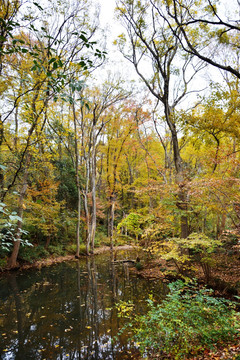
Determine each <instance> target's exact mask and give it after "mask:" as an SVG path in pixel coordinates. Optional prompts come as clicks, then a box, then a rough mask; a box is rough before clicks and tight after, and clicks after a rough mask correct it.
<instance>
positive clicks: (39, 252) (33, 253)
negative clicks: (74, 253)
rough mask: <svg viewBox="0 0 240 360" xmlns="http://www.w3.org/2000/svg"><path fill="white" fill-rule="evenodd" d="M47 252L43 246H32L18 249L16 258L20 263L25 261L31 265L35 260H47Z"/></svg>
mask: <svg viewBox="0 0 240 360" xmlns="http://www.w3.org/2000/svg"><path fill="white" fill-rule="evenodd" d="M49 255H50V254H49V252H48V251H47V249H45V247H44V246H42V245H39V246H33V247H32V248H29V247H20V250H19V256H18V258H19V259H20V260H22V261H27V262H29V263H33V262H35V261H37V260H40V259H44V258H47V257H48V256H49Z"/></svg>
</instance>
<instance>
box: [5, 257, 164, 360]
mask: <svg viewBox="0 0 240 360" xmlns="http://www.w3.org/2000/svg"><path fill="white" fill-rule="evenodd" d="M134 256H135V255H134V254H130V253H127V252H122V253H119V254H118V259H121V258H134ZM151 293H154V294H155V297H160V298H161V297H163V296H164V294H165V293H166V288H165V285H163V284H162V283H161V282H159V281H147V280H144V279H141V278H138V277H137V276H134V275H131V273H130V274H129V268H128V265H126V264H124V265H123V264H120V265H113V264H112V262H111V259H110V255H109V254H104V255H98V256H95V257H91V258H86V259H82V260H80V261H79V262H68V263H66V262H65V263H61V264H58V265H54V266H51V267H48V268H43V269H41V270H28V271H25V272H22V273H12V274H8V275H4V277H2V278H0V356H1V357H0V358H1V359H2V360H10V359H18V360H28V359H32V360H39V359H42V360H43V359H46V360H48V359H64V360H65V359H92V360H97V359H104V360H110V359H116V360H118V359H119V360H120V359H134V358H136V357H137V355H136V349H134V345H133V344H131V343H130V341H129V340H128V336H127V334H124V335H122V336H121V337H120V338H118V339H117V340H113V339H114V337H115V336H116V335H117V333H118V331H119V330H120V329H121V328H122V326H123V324H124V321H123V319H120V318H119V317H117V310H116V304H117V303H118V302H119V301H130V302H132V303H134V304H135V311H136V313H142V312H143V311H144V310H145V309H146V303H145V300H146V299H147V298H148V297H149V294H151Z"/></svg>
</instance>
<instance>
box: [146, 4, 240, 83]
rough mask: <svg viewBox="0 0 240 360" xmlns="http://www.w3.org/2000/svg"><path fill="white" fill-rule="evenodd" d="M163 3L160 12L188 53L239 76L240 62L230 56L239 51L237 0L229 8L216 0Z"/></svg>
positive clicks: (239, 34) (239, 28) (239, 30)
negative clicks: (165, 9)
mask: <svg viewBox="0 0 240 360" xmlns="http://www.w3.org/2000/svg"><path fill="white" fill-rule="evenodd" d="M151 3H155V2H154V1H151ZM165 4H166V7H167V13H165V14H163V12H161V14H162V16H163V17H164V18H165V19H166V21H167V22H168V23H169V25H170V27H171V29H172V32H173V34H174V36H176V37H177V38H178V39H179V40H180V42H181V46H182V47H183V49H184V50H185V51H186V52H187V53H189V54H191V55H194V56H196V57H198V58H199V59H200V60H202V61H205V62H206V63H207V64H210V65H212V66H214V67H216V68H218V69H221V70H224V71H227V72H229V73H231V74H232V75H234V76H236V77H237V78H240V71H239V64H238V63H237V62H233V58H232V56H229V54H231V53H232V51H233V52H236V53H238V49H239V36H240V22H239V16H238V13H239V6H240V5H239V1H237V0H236V1H233V2H232V3H231V11H230V12H229V11H228V12H227V11H226V10H225V6H224V2H222V1H219V0H203V1H201V2H200V3H199V1H195V0H184V1H179V0H172V1H171V2H170V1H167V0H165ZM154 6H155V7H156V5H154ZM158 9H159V8H158ZM200 9H201V10H200ZM228 10H229V9H228ZM172 20H173V21H172ZM223 49H226V52H227V53H228V56H227V57H228V59H227V58H226V56H224V57H222V56H221V52H222V51H223Z"/></svg>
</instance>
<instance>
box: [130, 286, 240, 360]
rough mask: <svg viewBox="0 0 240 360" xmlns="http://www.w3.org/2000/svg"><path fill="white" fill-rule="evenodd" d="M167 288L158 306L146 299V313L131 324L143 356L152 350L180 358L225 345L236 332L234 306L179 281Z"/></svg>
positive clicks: (239, 322)
mask: <svg viewBox="0 0 240 360" xmlns="http://www.w3.org/2000/svg"><path fill="white" fill-rule="evenodd" d="M169 289H170V293H169V294H168V295H167V297H166V299H165V300H163V301H162V303H161V304H157V305H155V303H154V301H153V299H149V300H148V304H149V311H148V312H147V314H146V315H143V316H135V317H134V321H133V322H132V321H131V324H130V328H131V329H132V330H133V332H134V339H135V340H136V341H137V342H138V343H139V345H140V350H141V352H142V353H144V352H146V351H148V350H150V349H154V350H157V351H158V352H160V353H161V355H168V354H170V355H171V359H183V358H185V356H188V355H200V354H201V353H202V352H203V351H204V349H206V348H207V349H208V348H210V349H213V348H215V346H217V345H218V344H221V343H224V344H226V343H227V342H229V341H232V340H234V338H235V337H236V335H237V334H238V333H239V326H240V320H239V313H237V312H236V311H235V310H234V305H233V303H231V302H229V301H227V300H224V299H218V298H214V297H213V296H212V291H211V290H208V289H206V288H203V289H200V290H198V289H197V287H196V285H195V284H188V285H186V284H185V283H183V282H182V281H177V282H175V283H172V284H170V285H169Z"/></svg>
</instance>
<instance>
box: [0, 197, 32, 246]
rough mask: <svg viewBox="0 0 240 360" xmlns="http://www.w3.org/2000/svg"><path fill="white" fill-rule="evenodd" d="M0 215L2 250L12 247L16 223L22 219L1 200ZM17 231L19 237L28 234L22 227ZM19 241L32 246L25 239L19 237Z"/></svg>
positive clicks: (0, 244) (0, 242)
mask: <svg viewBox="0 0 240 360" xmlns="http://www.w3.org/2000/svg"><path fill="white" fill-rule="evenodd" d="M0 215H1V219H0V229H1V231H0V247H1V248H2V249H3V250H9V249H10V248H11V247H12V244H13V241H15V237H16V228H17V223H18V222H19V221H22V218H20V217H19V216H18V215H17V213H16V212H15V211H12V212H10V211H9V210H8V208H7V205H6V204H4V203H2V202H1V203H0ZM18 231H20V235H21V237H22V236H23V235H28V232H27V231H26V230H23V229H22V228H21V229H19V230H18ZM20 241H21V243H22V245H23V246H24V245H26V246H32V244H31V243H30V242H29V241H28V240H26V239H23V238H20Z"/></svg>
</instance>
